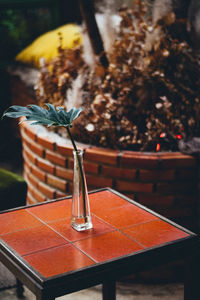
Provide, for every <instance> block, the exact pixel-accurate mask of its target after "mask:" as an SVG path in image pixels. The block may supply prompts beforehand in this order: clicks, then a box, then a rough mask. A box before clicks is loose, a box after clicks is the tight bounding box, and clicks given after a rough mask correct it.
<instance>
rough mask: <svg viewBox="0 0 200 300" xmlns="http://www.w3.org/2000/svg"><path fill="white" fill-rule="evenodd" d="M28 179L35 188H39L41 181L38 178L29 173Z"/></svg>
mask: <svg viewBox="0 0 200 300" xmlns="http://www.w3.org/2000/svg"><path fill="white" fill-rule="evenodd" d="M27 179H28V181H29V182H30V183H31V184H32V185H33V186H34V187H36V188H37V187H38V183H39V180H38V178H36V177H35V176H33V175H32V174H31V173H28V174H27Z"/></svg>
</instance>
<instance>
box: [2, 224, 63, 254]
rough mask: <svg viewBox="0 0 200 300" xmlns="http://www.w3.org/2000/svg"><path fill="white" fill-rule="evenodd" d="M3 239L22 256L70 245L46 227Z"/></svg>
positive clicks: (8, 235)
mask: <svg viewBox="0 0 200 300" xmlns="http://www.w3.org/2000/svg"><path fill="white" fill-rule="evenodd" d="M1 238H2V239H3V240H4V241H5V242H6V243H7V244H8V245H9V246H11V247H12V248H13V249H14V250H15V251H17V252H18V253H19V254H20V255H25V254H28V253H32V252H36V251H39V250H43V249H47V248H50V247H53V246H58V245H63V244H66V243H68V242H67V241H66V240H65V239H64V238H62V237H61V236H59V235H58V234H57V233H55V232H54V231H53V230H51V229H50V228H48V227H47V226H46V225H42V226H37V227H34V228H29V229H25V230H20V231H17V232H13V233H9V234H6V235H3V236H2V237H1Z"/></svg>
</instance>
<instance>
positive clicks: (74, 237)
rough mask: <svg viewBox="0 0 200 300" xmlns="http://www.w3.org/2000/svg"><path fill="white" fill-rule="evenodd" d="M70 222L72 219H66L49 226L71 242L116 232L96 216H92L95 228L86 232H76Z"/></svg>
mask: <svg viewBox="0 0 200 300" xmlns="http://www.w3.org/2000/svg"><path fill="white" fill-rule="evenodd" d="M70 222H71V219H67V220H65V219H64V220H59V221H56V222H52V223H49V226H51V227H52V228H53V229H54V230H56V231H57V232H58V233H59V234H61V235H62V236H64V237H65V238H67V239H68V240H69V241H71V242H74V241H78V240H82V239H85V238H88V237H91V236H96V235H100V234H103V233H106V232H111V231H113V230H115V229H114V228H113V227H112V226H110V225H108V224H106V223H105V222H103V221H102V220H100V219H98V218H97V217H95V216H92V223H93V228H91V229H89V230H85V231H76V230H75V229H73V228H72V227H71V225H70Z"/></svg>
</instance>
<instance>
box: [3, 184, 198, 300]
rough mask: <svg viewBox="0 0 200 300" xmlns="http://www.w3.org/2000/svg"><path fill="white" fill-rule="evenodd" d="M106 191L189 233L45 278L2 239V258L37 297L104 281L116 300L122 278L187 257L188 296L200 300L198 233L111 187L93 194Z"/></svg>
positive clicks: (46, 299) (109, 298) (49, 299)
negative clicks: (199, 288)
mask: <svg viewBox="0 0 200 300" xmlns="http://www.w3.org/2000/svg"><path fill="white" fill-rule="evenodd" d="M103 190H109V191H110V192H112V193H114V194H116V195H118V196H120V197H121V198H123V199H125V200H126V201H128V202H131V203H134V204H135V205H136V206H138V207H140V208H142V209H144V210H146V211H148V212H150V213H151V214H153V215H155V216H157V217H159V218H160V219H161V220H163V221H165V222H167V223H169V224H171V225H173V226H175V227H176V228H179V229H180V230H183V231H185V232H186V233H188V234H189V236H187V237H185V238H182V239H180V240H176V241H172V242H167V243H165V244H162V245H158V246H155V247H152V248H148V249H144V250H143V251H139V252H134V253H133V254H128V255H126V256H122V257H120V258H117V259H112V260H109V261H106V262H103V263H97V264H95V265H92V266H89V267H86V268H83V269H81V270H77V271H71V272H67V273H64V274H61V275H57V276H53V277H49V278H45V277H43V276H42V275H41V274H39V273H38V272H37V271H36V270H34V269H33V268H31V267H30V265H29V264H28V263H27V262H26V261H25V260H24V259H23V258H22V257H20V256H19V255H18V254H17V253H16V252H14V251H13V250H12V249H11V248H9V247H8V246H7V245H6V243H4V242H3V241H1V244H0V261H1V262H2V263H3V264H4V265H5V266H6V267H7V268H8V269H9V270H10V271H11V272H12V273H13V274H14V275H15V276H16V277H17V278H18V279H19V280H20V281H21V282H22V283H23V284H24V285H26V286H27V287H28V288H29V289H30V290H31V291H32V292H33V293H34V294H35V295H36V299H37V300H54V299H55V298H56V297H60V296H63V295H65V294H69V293H73V292H76V291H79V290H82V289H85V288H89V287H92V286H95V285H98V284H103V300H114V299H116V288H115V282H116V281H117V280H118V279H120V278H123V277H124V276H127V275H129V274H133V273H135V272H138V271H144V270H148V269H151V268H153V267H156V266H158V265H162V264H165V263H167V262H171V261H176V260H179V259H184V261H185V267H186V272H185V274H186V276H185V282H184V299H185V300H197V299H200V296H199V291H198V281H199V253H198V252H199V251H198V250H199V238H198V236H197V235H196V234H195V233H193V232H191V231H189V230H187V229H185V228H183V227H181V226H179V225H177V224H175V223H174V222H172V221H170V220H168V219H166V218H165V217H163V216H161V215H159V214H157V213H155V212H153V211H152V210H150V209H148V208H146V207H144V206H142V205H140V204H138V203H137V202H134V201H132V200H131V199H129V198H127V197H126V196H124V195H122V194H120V193H118V192H116V191H114V190H112V189H110V188H105V189H99V190H95V191H92V192H90V193H98V192H100V191H103ZM66 198H70V197H65V198H59V199H56V200H53V201H59V200H63V199H66ZM51 202H52V201H51ZM46 203H47V202H45V203H40V204H36V205H45V204H46ZM32 206H35V205H32ZM24 208H25V207H24ZM26 208H27V207H26ZM18 209H20V208H18ZM12 210H13V209H12ZM12 210H9V211H12ZM14 210H17V209H14Z"/></svg>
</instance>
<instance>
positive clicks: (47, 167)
mask: <svg viewBox="0 0 200 300" xmlns="http://www.w3.org/2000/svg"><path fill="white" fill-rule="evenodd" d="M36 165H37V166H38V168H40V169H42V170H44V171H46V172H48V173H50V174H54V173H55V167H54V165H52V164H51V163H50V162H48V161H47V160H45V159H41V158H37V163H36Z"/></svg>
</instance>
